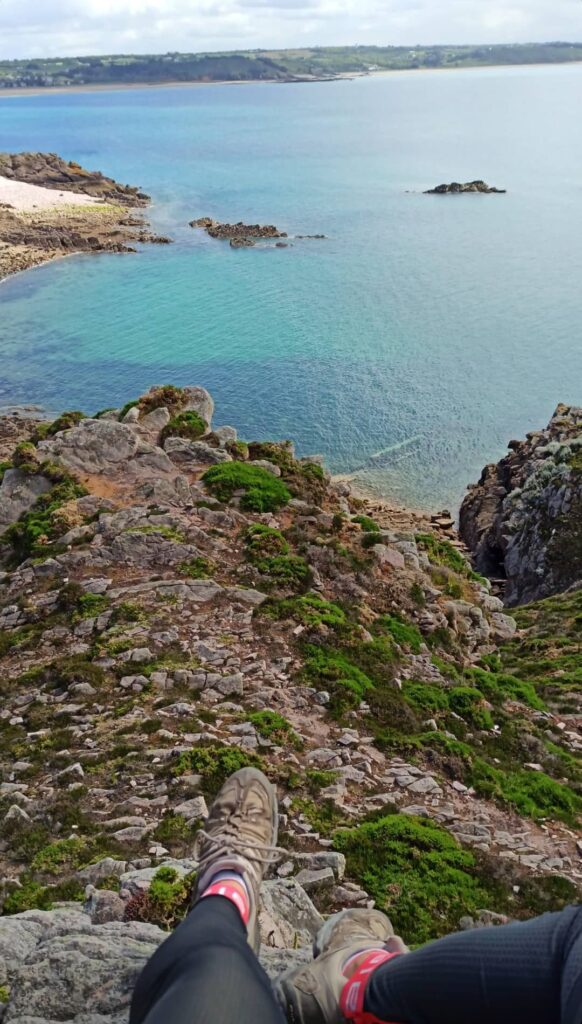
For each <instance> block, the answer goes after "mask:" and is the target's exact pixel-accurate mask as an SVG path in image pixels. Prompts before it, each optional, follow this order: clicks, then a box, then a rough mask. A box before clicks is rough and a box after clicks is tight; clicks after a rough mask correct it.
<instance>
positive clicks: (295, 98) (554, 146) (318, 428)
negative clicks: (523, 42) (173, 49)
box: [0, 66, 582, 508]
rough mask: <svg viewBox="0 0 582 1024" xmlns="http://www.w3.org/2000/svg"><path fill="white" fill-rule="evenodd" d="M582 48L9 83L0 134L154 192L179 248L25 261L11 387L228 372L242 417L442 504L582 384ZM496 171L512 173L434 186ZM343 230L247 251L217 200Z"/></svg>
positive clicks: (366, 476)
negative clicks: (378, 66)
mask: <svg viewBox="0 0 582 1024" xmlns="http://www.w3.org/2000/svg"><path fill="white" fill-rule="evenodd" d="M581 109H582V66H569V67H565V66H562V67H559V66H554V67H545V68H505V69H501V68H492V69H482V70H481V69H480V70H466V71H456V72H438V71H437V72H417V73H415V72H411V73H400V74H392V75H385V76H378V77H373V78H365V79H360V80H355V81H340V82H334V83H320V84H312V85H266V84H245V85H237V86H207V87H178V88H161V89H135V90H126V91H111V92H95V93H77V94H69V95H62V94H61V95H58V94H53V95H40V96H21V97H10V98H3V99H0V149H3V150H10V151H19V150H48V151H52V152H58V153H59V154H61V155H62V156H64V157H66V158H68V159H74V160H77V161H79V162H80V163H82V164H84V165H85V166H88V167H91V168H99V169H100V170H102V171H104V172H105V173H107V174H110V175H113V176H114V177H115V178H117V179H120V180H122V181H124V182H130V183H132V184H136V185H137V184H138V185H141V186H142V187H143V188H144V189H145V190H146V191H147V192H149V193H150V194H151V195H152V196H153V198H154V205H153V208H152V210H151V219H152V222H153V224H154V226H155V228H156V229H158V230H159V231H161V232H163V233H167V234H170V235H172V236H173V237H174V238H175V240H176V241H175V244H174V245H172V246H169V247H159V246H151V247H144V248H143V251H142V252H140V254H139V255H137V256H114V255H101V256H87V257H74V258H71V259H68V260H64V261H61V262H59V263H56V264H53V265H50V266H45V267H42V268H39V269H36V270H34V271H31V272H28V273H26V274H23V275H20V276H18V277H15V278H13V279H11V280H9V281H7V282H5V283H3V284H2V285H0V357H1V359H0V405H1V404H7V403H20V402H36V403H39V404H41V405H43V406H45V407H46V408H47V409H48V410H53V411H58V410H61V409H63V408H82V409H84V410H85V411H87V412H92V411H95V410H97V409H99V408H101V407H104V406H111V405H116V404H118V403H122V402H124V401H125V400H126V399H128V398H130V397H132V396H134V395H136V394H138V393H140V392H141V391H143V390H144V389H145V388H147V387H148V386H149V385H151V384H153V383H161V382H167V381H172V382H175V383H178V384H180V383H189V384H203V385H205V386H206V387H207V388H208V389H209V390H210V391H211V392H212V394H213V395H214V397H215V399H216V404H217V417H216V419H217V422H221V423H233V424H235V425H237V426H238V427H239V430H240V433H241V435H242V436H243V437H247V438H257V437H288V436H291V437H293V438H294V439H295V441H296V443H297V446H298V450H299V452H300V453H303V454H306V453H315V452H323V453H325V455H326V458H327V461H328V464H329V466H330V467H331V469H332V470H333V471H335V472H338V473H340V472H341V473H356V474H357V479H358V480H359V482H360V483H365V484H366V485H367V486H371V487H373V488H375V489H376V490H377V491H379V492H381V493H384V494H389V495H391V496H392V497H394V498H396V499H398V500H400V501H402V502H410V503H414V504H420V505H427V506H430V507H436V508H441V507H443V506H444V505H448V506H454V505H456V504H457V503H458V501H459V499H460V496H461V495H462V492H463V489H464V487H465V485H466V484H467V483H468V482H469V481H471V480H473V479H475V478H476V476H477V475H478V473H479V471H480V470H481V468H482V466H483V465H484V463H485V462H487V461H490V460H493V459H496V458H498V457H499V456H500V455H501V454H502V453H503V451H504V450H505V447H506V442H507V441H508V440H509V439H510V438H511V437H515V436H523V434H524V433H525V432H526V431H528V430H532V429H536V428H538V427H541V426H542V425H544V424H545V423H546V421H547V420H548V418H549V416H550V415H551V413H552V411H553V408H554V407H555V405H556V404H557V403H558V402H559V401H565V402H570V403H582V336H581V333H582V332H581V326H582V287H581V282H582V118H581V116H580V110H581ZM473 178H484V179H486V180H487V181H489V182H490V183H491V184H494V185H497V186H499V187H505V188H507V189H508V190H509V192H508V194H507V195H506V196H463V197H433V196H424V195H422V194H421V190H422V189H424V188H429V187H431V186H433V185H436V184H438V183H440V182H442V181H451V180H454V179H456V180H459V181H465V180H469V179H473ZM206 214H208V215H211V216H215V217H217V218H219V219H222V220H239V219H242V220H247V219H248V220H250V221H251V222H256V221H261V222H269V223H275V224H277V225H278V226H279V227H280V228H282V229H285V230H287V231H288V232H289V233H290V234H291V235H294V234H315V233H320V232H323V233H325V234H326V235H327V236H328V237H327V238H326V239H325V240H322V241H296V242H295V244H293V245H292V246H291V247H289V248H287V249H272V248H260V247H257V248H256V249H251V250H242V251H234V250H231V249H230V248H229V247H228V245H225V244H223V243H219V242H214V241H212V240H210V239H209V238H207V237H206V236H205V235H204V234H202V233H201V232H194V231H192V230H191V229H190V228H188V226H187V224H188V221H189V220H191V219H192V218H194V217H199V216H201V215H206Z"/></svg>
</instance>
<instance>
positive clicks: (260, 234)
mask: <svg viewBox="0 0 582 1024" xmlns="http://www.w3.org/2000/svg"><path fill="white" fill-rule="evenodd" d="M190 227H191V228H202V229H203V230H204V231H206V234H207V235H210V237H211V238H220V239H223V240H225V241H229V242H230V245H231V247H232V248H233V249H242V248H248V247H250V246H253V245H256V243H257V241H260V240H261V239H270V238H287V232H286V231H279V229H278V228H276V227H275V225H274V224H243V223H242V221H238V223H237V224H221V223H220V221H217V220H213V219H212V217H199V218H198V220H193V221H190Z"/></svg>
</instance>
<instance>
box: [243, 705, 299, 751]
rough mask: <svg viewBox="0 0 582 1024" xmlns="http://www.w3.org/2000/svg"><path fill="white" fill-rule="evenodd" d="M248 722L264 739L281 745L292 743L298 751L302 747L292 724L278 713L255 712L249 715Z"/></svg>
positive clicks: (267, 711)
mask: <svg viewBox="0 0 582 1024" xmlns="http://www.w3.org/2000/svg"><path fill="white" fill-rule="evenodd" d="M247 722H250V723H251V725H254V727H255V729H256V730H257V732H258V734H259V736H262V737H263V739H266V740H272V741H273V742H275V743H279V744H281V743H290V744H291V746H293V747H295V749H296V750H297V749H300V748H301V746H302V743H301V740H300V738H299V736H298V735H297V733H296V732H295V730H294V728H293V726H292V725H291V722H288V721H287V719H286V718H284V717H283V715H280V714H278V712H277V711H269V710H265V711H253V712H251V714H249V715H247Z"/></svg>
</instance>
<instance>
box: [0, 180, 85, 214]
mask: <svg viewBox="0 0 582 1024" xmlns="http://www.w3.org/2000/svg"><path fill="white" fill-rule="evenodd" d="M99 202H100V200H99V199H96V198H95V197H94V196H85V195H81V194H80V193H79V192H59V190H58V189H52V188H41V186H40V185H28V184H26V182H24V181H12V180H11V179H10V178H2V177H0V203H8V204H9V205H10V206H12V207H13V208H14V209H15V210H17V211H18V212H19V213H31V212H34V211H36V210H52V209H56V208H58V207H60V206H91V205H92V204H94V203H99Z"/></svg>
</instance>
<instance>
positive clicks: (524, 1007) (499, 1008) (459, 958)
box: [277, 907, 582, 1024]
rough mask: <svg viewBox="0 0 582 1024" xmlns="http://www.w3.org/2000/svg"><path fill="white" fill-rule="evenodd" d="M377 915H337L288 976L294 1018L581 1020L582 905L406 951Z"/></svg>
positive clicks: (458, 1022)
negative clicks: (310, 956) (310, 957)
mask: <svg viewBox="0 0 582 1024" xmlns="http://www.w3.org/2000/svg"><path fill="white" fill-rule="evenodd" d="M376 915H378V911H369V912H367V911H347V912H345V913H344V914H341V915H337V917H336V918H335V919H332V921H331V922H329V924H328V925H326V926H325V927H324V929H323V930H322V933H321V936H322V938H321V939H320V940H318V941H317V946H318V952H319V955H318V956H317V958H316V959H315V960H314V961H313V963H311V964H308V965H307V966H306V967H303V968H297V969H295V970H294V971H290V972H288V973H287V974H286V975H284V976H283V977H282V978H280V979H279V981H278V982H277V994H278V998H279V1000H280V1002H281V1004H282V1005H284V1006H286V1008H287V1014H288V1019H289V1020H290V1021H292V1022H293V1024H340V1022H344V1021H346V1020H347V1021H350V1022H353V1024H467V1022H468V1021H470V1022H471V1024H491V1022H492V1021H495V1022H497V1021H499V1022H500V1024H503V1022H505V1021H507V1022H511V1024H581V1022H582V908H579V907H568V908H567V909H566V910H564V911H562V912H561V913H557V914H546V915H544V916H543V917H541V918H536V919H534V920H532V921H528V922H524V923H522V924H514V925H505V926H502V927H499V928H491V929H478V930H476V931H471V932H460V933H457V934H455V935H451V936H448V937H447V938H445V939H439V940H437V941H436V942H434V943H431V944H429V945H428V946H425V947H423V948H422V949H418V950H416V951H415V952H414V953H410V954H406V955H402V953H400V954H398V949H397V943H398V942H399V941H400V942H401V940H398V939H397V938H396V937H387V938H385V939H384V941H378V936H379V931H380V930H381V929H379V926H378V919H377V916H376ZM379 916H380V917H382V916H384V915H379ZM384 920H385V921H386V922H387V928H386V936H390V935H392V934H393V933H392V932H391V929H390V930H388V927H389V922H388V919H387V918H385V917H384ZM395 954H396V955H395Z"/></svg>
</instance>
